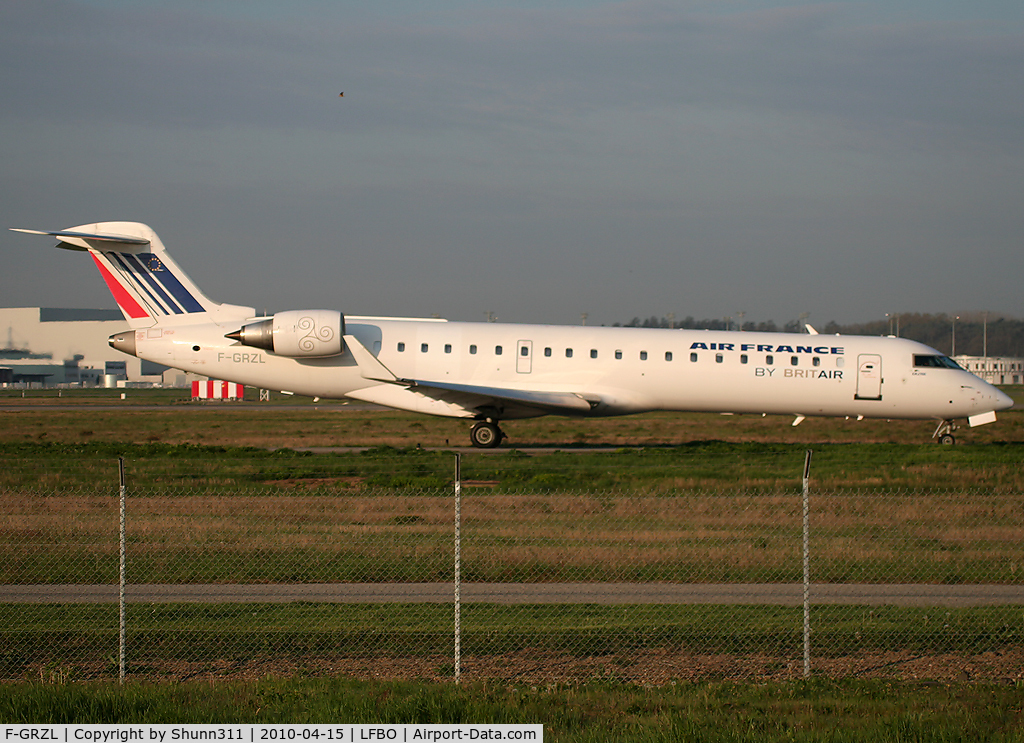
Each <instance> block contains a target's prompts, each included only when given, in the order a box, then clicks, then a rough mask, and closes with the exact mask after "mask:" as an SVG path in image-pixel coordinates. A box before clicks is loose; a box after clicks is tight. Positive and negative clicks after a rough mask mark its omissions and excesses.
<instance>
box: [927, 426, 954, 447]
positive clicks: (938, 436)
mask: <svg viewBox="0 0 1024 743" xmlns="http://www.w3.org/2000/svg"><path fill="white" fill-rule="evenodd" d="M956 429H957V426H956V424H955V423H953V421H942V423H940V424H939V427H938V428H936V429H935V433H933V434H932V438H933V439H935V441H936V443H939V444H944V445H946V446H952V445H953V444H955V443H956V439H955V438H953V431H955V430H956Z"/></svg>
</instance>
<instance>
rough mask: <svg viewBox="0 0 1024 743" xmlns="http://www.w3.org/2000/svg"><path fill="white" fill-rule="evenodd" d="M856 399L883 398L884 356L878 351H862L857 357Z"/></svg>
mask: <svg viewBox="0 0 1024 743" xmlns="http://www.w3.org/2000/svg"><path fill="white" fill-rule="evenodd" d="M854 399H856V400H881V399H882V357H881V356H879V355H878V354H877V353H862V354H860V355H859V356H858V357H857V394H856V395H855V396H854Z"/></svg>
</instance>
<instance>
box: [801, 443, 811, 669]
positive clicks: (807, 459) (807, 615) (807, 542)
mask: <svg viewBox="0 0 1024 743" xmlns="http://www.w3.org/2000/svg"><path fill="white" fill-rule="evenodd" d="M810 481H811V450H810V449H808V450H807V454H806V455H804V497H803V501H804V504H803V505H804V678H810V677H811V508H810V497H809V493H810Z"/></svg>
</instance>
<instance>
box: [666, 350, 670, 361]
mask: <svg viewBox="0 0 1024 743" xmlns="http://www.w3.org/2000/svg"><path fill="white" fill-rule="evenodd" d="M671 360H672V352H671V351H665V361H671Z"/></svg>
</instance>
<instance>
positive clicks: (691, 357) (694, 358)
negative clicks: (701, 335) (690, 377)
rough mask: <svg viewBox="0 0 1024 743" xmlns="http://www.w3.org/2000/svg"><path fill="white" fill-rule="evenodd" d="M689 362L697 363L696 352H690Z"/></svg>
mask: <svg viewBox="0 0 1024 743" xmlns="http://www.w3.org/2000/svg"><path fill="white" fill-rule="evenodd" d="M690 361H691V362H693V363H696V362H697V352H696V351H691V352H690Z"/></svg>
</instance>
